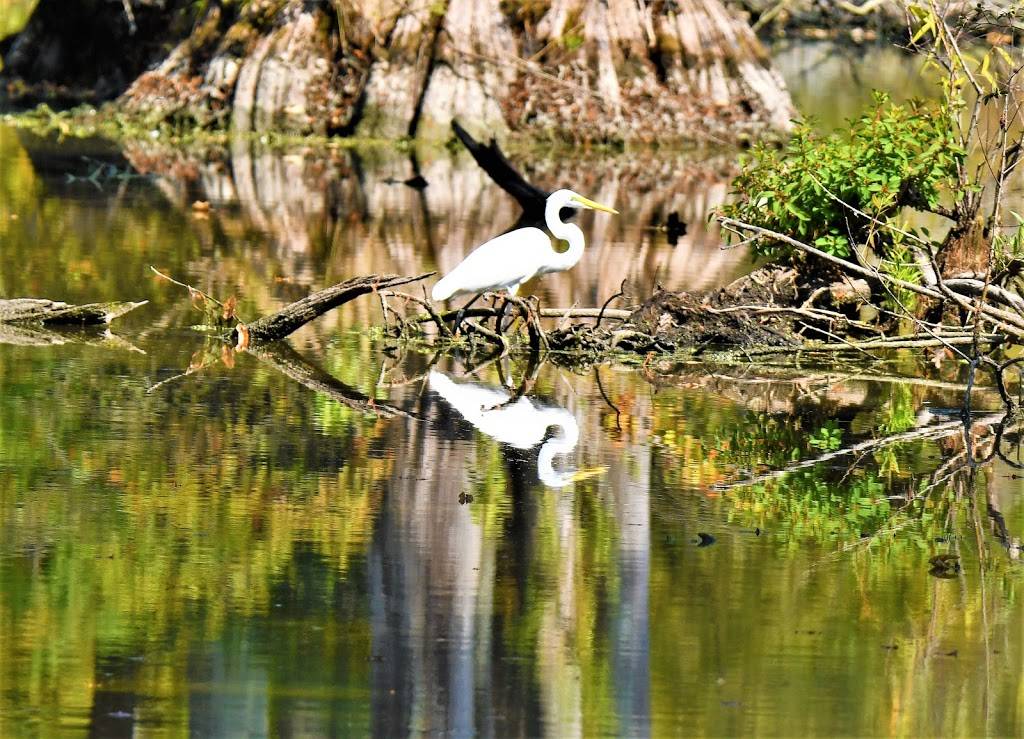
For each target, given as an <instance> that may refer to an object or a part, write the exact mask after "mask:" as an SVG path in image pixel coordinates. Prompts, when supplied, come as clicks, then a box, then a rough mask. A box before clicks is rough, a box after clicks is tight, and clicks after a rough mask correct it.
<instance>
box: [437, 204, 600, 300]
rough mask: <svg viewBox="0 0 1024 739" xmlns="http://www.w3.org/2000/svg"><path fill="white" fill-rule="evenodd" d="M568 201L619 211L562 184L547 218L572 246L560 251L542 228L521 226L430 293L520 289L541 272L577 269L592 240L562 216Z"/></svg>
mask: <svg viewBox="0 0 1024 739" xmlns="http://www.w3.org/2000/svg"><path fill="white" fill-rule="evenodd" d="M566 207H570V208H573V207H574V208H593V209H596V210H603V211H606V212H609V213H615V212H617V211H615V210H613V209H611V208H609V207H608V206H605V205H601V204H600V203H595V202H594V201H592V200H588V199H587V198H585V197H583V196H582V195H579V194H577V193H575V192H573V191H572V190H558V191H556V192H554V193H552V194H551V195H549V196H548V200H547V203H546V204H545V206H544V222H545V224H546V225H547V227H548V229H549V230H550V231H551V233H552V234H553V235H554V236H555V238H557V239H561V240H563V241H567V242H568V243H569V248H568V249H567V250H566V251H564V252H558V251H555V250H554V248H553V247H552V244H551V239H550V238H549V237H548V235H547V234H545V233H544V232H543V231H541V230H540V229H539V228H534V227H532V226H530V227H528V228H517V229H516V230H515V231H509V232H508V233H507V234H502V235H501V236H498V237H496V238H493V239H491V240H490V241H488V242H486V243H484V244H481V245H480V246H478V247H477V248H476V249H474V250H473V251H472V252H470V254H469V256H467V257H466V258H465V259H463V260H462V261H461V262H460V263H459V264H458V265H457V266H456V267H455V269H453V270H452V271H451V272H449V273H448V274H446V275H445V276H444V277H443V278H441V279H440V280H438V282H437V283H436V284H435V285H434V287H433V289H432V290H431V292H430V297H431V298H433V299H434V300H447V299H448V298H451V297H453V296H455V295H464V294H472V295H476V294H479V293H482V292H487V291H490V290H507V291H508V293H509V294H510V295H515V294H516V293H517V292H518V291H519V287H520V286H521V285H522V284H523V283H524V282H526V281H527V280H530V279H532V278H533V277H536V276H537V275H542V274H546V273H548V272H562V271H564V270H567V269H572V268H573V267H574V266H575V265H576V263H577V262H579V261H580V258H581V257H582V256H583V249H584V248H585V246H586V242H585V239H584V237H583V231H581V230H580V228H579V227H578V226H576V225H575V224H572V223H564V222H563V221H562V220H561V219H560V218H559V215H558V214H559V211H561V209H562V208H566Z"/></svg>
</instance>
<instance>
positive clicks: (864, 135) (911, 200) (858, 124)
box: [724, 93, 964, 257]
mask: <svg viewBox="0 0 1024 739" xmlns="http://www.w3.org/2000/svg"><path fill="white" fill-rule="evenodd" d="M963 156H964V153H963V151H962V150H961V149H960V148H959V147H958V146H957V145H956V143H955V139H954V136H953V131H952V129H951V127H950V121H949V118H948V116H947V115H946V114H945V113H944V112H943V111H942V109H941V108H940V107H939V105H938V104H936V103H934V102H921V101H911V102H909V103H906V104H904V105H896V104H893V103H891V102H890V101H889V99H888V97H887V96H886V95H884V94H882V93H875V107H874V109H872V110H869V111H868V112H866V113H865V114H864V115H863V116H861V117H860V118H858V119H856V120H853V121H850V127H849V128H848V129H846V130H843V131H836V132H835V133H832V134H829V135H822V134H820V133H818V132H816V131H815V130H814V129H813V128H812V127H811V125H810V124H808V123H801V124H799V125H798V126H797V128H796V131H795V132H794V134H793V137H792V138H791V139H790V141H789V143H788V144H787V145H786V146H785V147H783V148H781V149H778V148H773V147H772V146H771V145H770V144H758V145H756V146H755V147H754V148H753V150H752V152H751V155H750V156H749V157H747V158H746V160H745V161H744V163H743V168H742V171H741V172H740V174H739V176H738V177H737V178H736V179H735V181H734V182H733V188H734V190H735V192H736V194H737V196H738V198H737V200H736V202H734V203H732V204H730V205H727V206H726V207H725V208H724V214H725V215H726V216H729V217H731V218H735V219H737V220H740V221H745V222H747V223H751V224H753V225H756V226H761V227H762V228H768V229H771V230H773V231H777V232H780V233H783V234H786V235H788V236H792V237H793V238H797V239H800V240H801V241H804V242H805V243H809V244H813V245H814V246H816V247H817V248H819V249H821V250H822V251H826V252H828V253H829V254H834V255H836V256H841V257H847V256H849V255H850V252H851V246H852V245H854V244H864V243H868V242H871V246H873V247H874V248H876V249H877V250H880V251H882V252H884V251H885V246H886V244H887V243H888V242H889V241H890V240H891V239H890V236H889V234H886V233H882V234H879V233H878V225H877V223H873V222H872V219H874V220H876V221H880V222H882V223H885V222H887V221H888V219H890V218H891V217H893V216H895V215H896V214H897V213H898V212H899V210H900V209H901V208H903V207H905V206H910V207H913V208H918V209H920V210H932V209H935V208H937V207H938V206H939V205H940V200H941V199H942V198H943V196H948V195H949V194H950V193H952V192H953V191H954V184H955V182H956V171H957V166H958V164H959V163H960V161H961V160H962V158H963ZM829 192H831V193H832V195H834V196H835V197H837V198H839V199H840V200H842V201H843V202H845V203H847V204H849V205H851V206H853V207H854V208H856V209H858V210H860V211H863V212H864V213H865V214H866V215H867V216H869V217H863V216H858V215H857V214H855V213H854V212H853V211H851V210H850V209H849V208H847V207H844V206H843V205H842V203H840V202H837V201H836V200H835V199H834V198H833V197H830V196H829ZM755 249H756V252H757V253H758V255H760V256H767V257H778V256H783V255H785V254H787V253H788V251H789V250H788V248H787V247H785V245H784V244H780V243H777V242H776V243H769V242H767V241H765V240H761V241H760V242H758V246H757V247H755Z"/></svg>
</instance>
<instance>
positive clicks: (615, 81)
mask: <svg viewBox="0 0 1024 739" xmlns="http://www.w3.org/2000/svg"><path fill="white" fill-rule="evenodd" d="M126 1H127V2H128V3H129V7H130V8H132V9H133V13H134V17H135V18H136V19H137V23H138V26H137V31H136V32H135V33H134V34H132V33H129V32H128V31H125V30H123V26H124V24H125V23H126V22H127V21H126V20H125V12H124V3H123V2H121V0H118V1H117V2H113V0H86V1H85V2H83V3H79V4H77V5H82V6H87V7H88V8H89V11H90V12H91V14H92V19H91V21H90V22H92V23H105V24H106V25H107V26H109V27H110V28H112V29H122V30H121V31H118V32H117V33H114V32H109V33H107V34H106V36H107V41H108V46H109V48H108V49H106V50H105V53H104V54H101V55H100V57H99V58H100V59H101V60H104V61H102V63H96V64H92V63H90V62H89V60H88V59H87V58H79V56H77V55H73V54H71V53H70V52H69V51H67V50H70V49H73V48H74V44H75V43H77V42H78V41H79V40H80V35H79V34H80V31H78V30H77V29H76V28H74V26H73V25H69V24H68V23H67V22H66V20H63V19H62V18H61V17H59V16H60V12H61V11H63V10H64V8H65V6H66V3H64V2H63V1H62V0H40V4H39V6H38V8H37V9H36V12H35V13H34V15H33V17H32V19H31V20H30V22H29V24H28V27H27V28H26V29H25V31H24V32H23V33H22V34H20V35H19V36H17V37H15V39H14V40H13V42H11V44H10V51H9V53H8V54H5V55H4V58H5V60H6V61H5V63H6V67H5V71H4V72H3V76H4V77H5V78H6V79H7V80H8V81H10V80H12V78H17V79H18V80H21V81H23V82H24V81H31V82H39V81H40V80H41V79H42V80H45V81H46V82H47V83H52V84H55V85H57V86H60V85H65V86H67V85H68V84H71V83H73V84H74V85H76V86H77V89H79V90H80V91H84V90H88V89H89V88H90V81H93V82H95V81H96V79H101V80H102V81H103V84H102V85H101V84H99V83H97V84H95V85H94V87H95V97H97V98H104V97H109V96H111V95H112V94H116V93H119V92H122V91H123V94H122V95H121V98H120V100H121V103H122V104H123V105H124V106H125V108H127V109H129V110H131V111H134V112H135V113H137V114H143V115H145V116H146V117H147V119H148V120H151V121H152V122H159V121H168V122H172V123H178V124H181V123H185V124H197V125H199V126H202V127H207V128H221V129H226V128H233V129H235V130H237V131H242V132H245V131H270V130H273V131H283V132H289V133H298V134H306V133H316V134H349V133H353V132H356V133H358V134H359V135H362V136H368V137H375V138H388V139H395V138H400V137H405V136H417V137H423V138H435V139H436V138H447V137H448V136H449V135H450V122H451V121H452V120H453V119H456V118H457V119H458V120H459V121H460V122H462V123H463V124H464V125H466V126H467V128H469V130H471V131H472V132H473V133H474V134H475V135H478V136H479V135H481V134H482V133H485V132H486V133H491V134H493V133H501V132H503V131H505V130H512V131H521V132H525V133H530V134H532V135H542V136H545V137H555V138H561V139H570V140H574V141H575V140H588V141H592V140H597V141H625V140H640V141H658V142H664V141H667V140H674V139H676V140H678V139H686V140H693V139H711V140H734V139H736V138H737V137H738V136H744V135H748V134H751V133H756V132H758V131H760V130H764V129H775V130H786V129H787V128H788V127H789V121H790V119H791V118H792V117H793V116H794V115H795V113H794V110H793V107H792V103H791V102H790V98H789V94H788V92H787V91H786V88H785V85H784V84H783V82H782V79H781V78H780V76H779V75H778V74H777V73H776V72H775V71H774V70H773V69H772V67H771V64H770V61H769V59H768V57H767V54H766V53H765V51H764V49H763V48H762V47H761V45H760V43H759V42H758V41H757V39H756V37H755V36H754V34H753V32H752V31H751V30H750V28H749V27H748V26H747V25H746V24H745V22H743V21H742V20H739V19H737V18H735V17H733V16H732V15H730V14H729V13H728V11H727V10H726V9H725V7H724V5H723V4H722V0H529V1H527V0H448V1H447V2H429V1H428V0H414V1H413V2H407V1H406V0H380V1H376V0H249V1H248V2H245V3H238V2H229V0H208V1H207V2H206V3H205V5H203V6H202V7H203V10H202V12H201V14H199V15H195V14H196V12H197V11H195V10H194V9H193V8H194V7H195V5H194V4H193V3H190V2H186V0H160V2H157V0H126ZM58 6H59V7H58ZM161 18H163V19H165V21H166V22H165V23H164V24H163V25H160V24H159V23H158V21H159V20H160V19H161ZM171 21H173V22H171ZM187 23H190V24H191V26H190V29H191V30H190V32H189V33H187V34H183V32H182V30H181V28H182V26H183V24H186V25H187ZM162 48H168V49H170V51H169V52H165V54H164V55H163V57H162V58H160V56H159V53H158V51H157V50H159V49H162ZM53 49H57V50H58V51H59V52H60V53H55V52H53V53H52V52H50V51H48V50H53ZM121 52H124V58H123V59H122V58H120V56H119V55H120V54H121ZM0 53H2V50H0ZM40 60H44V61H46V62H47V63H45V64H43V63H41V61H40ZM154 62H156V63H155V64H154ZM147 66H148V69H149V71H145V70H146V68H147ZM110 69H114V70H115V72H111V71H110ZM13 87H17V85H14V86H13ZM125 88H127V89H125ZM83 94H84V92H83Z"/></svg>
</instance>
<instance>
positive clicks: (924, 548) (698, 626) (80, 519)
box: [0, 127, 1024, 736]
mask: <svg viewBox="0 0 1024 739" xmlns="http://www.w3.org/2000/svg"><path fill="white" fill-rule="evenodd" d="M83 157H85V158H83ZM100 163H106V164H109V165H113V166H112V167H107V168H104V169H102V170H101V169H100ZM523 163H524V166H526V168H527V170H528V176H530V177H531V178H533V179H534V180H536V181H537V182H538V183H540V184H542V185H546V186H553V185H556V184H559V183H560V182H573V183H575V184H576V186H577V188H578V189H579V190H580V191H581V192H583V193H585V194H587V195H588V196H592V197H594V198H595V199H597V200H599V201H602V202H608V203H613V204H615V205H616V206H617V207H618V208H619V209H620V210H621V211H623V216H622V217H620V218H618V219H609V218H607V217H604V216H598V217H586V218H584V220H583V226H584V229H585V231H586V232H587V234H588V237H589V239H590V242H589V243H590V245H589V247H588V251H587V253H586V255H585V257H584V259H583V261H582V262H581V264H580V265H579V266H578V267H577V268H576V269H575V270H574V271H573V272H572V273H570V274H565V275H551V276H548V277H546V278H545V279H544V280H543V281H542V282H540V283H538V284H535V285H532V286H530V287H532V290H533V292H534V293H536V294H538V295H540V296H541V298H542V300H543V301H544V302H545V304H546V305H550V306H556V305H572V304H573V303H579V304H580V305H594V304H598V303H600V302H603V300H604V299H605V298H607V297H608V296H609V295H611V294H613V293H614V292H616V291H617V290H618V289H619V286H620V284H621V283H622V280H623V279H624V278H625V279H626V292H627V295H626V297H625V298H624V300H625V302H626V303H629V302H631V301H634V300H635V299H636V298H637V296H641V295H643V294H644V293H645V292H648V291H649V290H650V289H651V288H653V287H654V285H656V284H661V285H664V286H665V287H669V288H672V289H688V290H696V289H708V288H712V287H714V286H716V285H720V284H725V283H727V282H728V281H729V280H731V279H733V278H734V277H736V276H738V275H740V274H742V273H743V272H744V271H746V270H748V269H749V268H750V265H749V263H748V262H747V259H746V256H745V255H744V254H742V253H740V252H737V251H720V250H718V248H717V244H718V235H717V234H716V233H715V232H714V230H713V228H711V227H710V226H709V225H707V214H708V212H709V210H710V209H711V208H713V207H714V206H715V205H717V204H718V203H720V202H721V201H722V199H723V198H724V197H726V194H727V189H728V187H727V183H728V177H729V170H730V168H731V166H732V165H733V162H732V161H731V160H730V159H729V158H725V159H722V158H720V157H703V158H690V159H677V158H674V157H664V156H662V157H660V158H657V159H655V158H650V159H646V160H645V159H636V160H633V161H627V162H623V161H621V159H620V160H614V159H610V160H607V161H605V160H603V159H602V158H601V157H595V156H592V155H588V157H587V159H586V160H585V161H576V162H567V161H565V160H564V159H563V160H559V159H544V158H538V159H537V160H534V161H524V162H523ZM415 173H420V174H422V176H424V177H425V178H426V179H427V181H428V182H429V183H430V184H429V186H428V187H427V188H426V189H423V190H414V189H411V188H408V187H406V186H404V185H402V184H399V183H400V182H401V180H404V179H406V178H408V177H409V176H411V175H412V174H415ZM93 174H96V176H94V177H92V178H91V179H90V178H89V177H90V175H93ZM196 200H204V201H208V202H210V203H211V205H212V209H211V211H210V212H209V213H206V212H204V211H198V212H197V211H194V210H193V209H192V207H191V204H192V203H193V202H194V201H196ZM673 210H678V211H680V212H681V215H682V216H683V218H684V220H686V221H687V222H689V223H690V224H691V225H690V229H689V232H688V233H687V235H686V236H684V237H683V238H682V239H681V240H680V241H679V243H678V244H676V245H675V246H672V245H670V244H668V243H667V240H666V235H665V234H664V233H663V232H661V231H659V230H657V229H656V228H654V227H655V226H656V225H657V224H660V223H662V222H663V221H664V219H665V217H666V215H667V214H668V213H669V212H671V211H673ZM516 215H517V214H516V211H515V209H514V207H513V204H512V203H511V202H510V200H509V199H508V198H507V197H506V196H505V195H504V194H503V193H501V192H500V191H499V190H498V189H497V188H496V187H495V186H493V185H492V184H490V183H489V182H488V181H487V180H486V178H485V176H483V175H482V174H481V173H480V172H479V171H478V170H477V169H476V168H475V167H474V166H473V165H472V163H471V161H470V160H468V158H466V157H465V156H464V155H458V156H454V155H451V154H449V153H448V152H445V151H443V150H442V151H420V152H416V153H415V154H414V155H410V154H400V153H396V152H393V151H389V150H368V151H359V152H352V151H347V150H330V151H323V150H319V151H313V150H306V149H301V148H299V149H292V150H288V151H286V152H280V151H271V150H267V149H265V148H262V147H260V146H258V145H252V144H238V145H236V146H234V147H230V148H228V149H226V150H224V151H220V152H215V153H214V155H212V156H204V157H193V156H189V155H186V154H183V153H181V152H176V151H174V150H171V149H166V148H164V147H161V146H160V144H159V142H150V143H148V144H146V145H142V144H136V145H134V146H131V147H128V148H127V149H125V150H123V151H122V150H118V149H116V148H114V147H112V146H111V145H109V144H105V143H103V142H85V143H84V144H82V143H76V144H74V145H72V144H70V143H68V142H65V143H57V142H55V141H52V140H44V139H40V138H36V137H33V136H31V135H29V134H26V133H24V132H18V131H14V130H12V129H9V128H2V127H0V296H2V297H15V296H25V295H31V296H46V297H52V298H60V299H66V300H70V301H78V302H82V301H90V300H112V299H130V300H148V301H150V302H149V303H148V305H146V306H145V307H143V308H141V309H139V310H137V311H136V312H134V313H132V314H130V315H128V316H126V317H124V318H122V319H119V320H118V321H117V322H115V324H114V325H113V326H112V327H111V331H110V332H109V333H103V332H94V333H85V334H83V333H71V334H67V333H65V334H48V333H42V332H38V331H19V332H15V331H12V330H4V331H3V332H0V735H3V736H17V735H50V734H54V733H66V734H69V735H76V734H86V733H92V734H94V735H100V736H119V735H128V734H133V733H138V734H144V735H150V734H152V735H184V734H198V735H217V736H234V735H252V736H260V735H295V736H318V735H329V734H333V735H361V734H368V733H377V734H382V735H402V734H435V733H450V734H455V735H467V734H482V735H510V734H515V735H520V734H524V735H554V736H574V735H586V736H592V735H657V736H660V735H673V734H687V735H689V734H711V735H734V734H737V733H741V732H744V733H754V732H756V733H759V734H776V735H777V734H784V735H794V734H812V733H813V734H824V735H836V734H845V735H853V734H858V735H863V734H883V733H884V734H890V733H899V734H912V735H922V734H927V735H933V734H943V735H982V734H992V735H1014V734H1017V735H1019V734H1020V733H1021V732H1022V731H1024V680H1021V676H1020V671H1021V665H1022V663H1024V648H1022V643H1024V639H1022V635H1024V616H1022V608H1021V600H1022V588H1024V572H1022V569H1024V567H1022V562H1021V558H1020V544H1021V536H1022V532H1024V496H1022V484H1021V473H1020V471H1019V469H1018V468H1017V467H1016V465H1017V464H1019V462H1020V459H1021V458H1020V456H1019V447H1018V443H1019V440H1020V432H1019V430H1018V429H1017V428H1016V427H1013V426H1009V427H1007V428H1005V429H1001V427H1000V426H999V413H998V408H999V404H998V402H997V398H996V397H995V396H994V395H993V394H992V393H990V392H988V391H985V390H981V391H978V392H976V393H975V399H974V405H975V415H974V417H973V418H972V419H971V422H970V423H969V424H967V427H966V429H967V430H966V431H965V426H964V424H963V423H962V422H961V421H960V418H959V416H958V415H957V414H956V413H952V412H950V409H956V408H958V407H959V403H960V399H961V390H960V385H959V383H961V382H962V380H963V378H962V377H960V376H958V373H957V370H956V368H955V367H952V366H950V365H949V363H946V364H944V365H942V366H940V367H939V368H934V367H932V366H931V365H930V364H928V363H926V362H922V361H921V358H920V357H913V356H904V357H901V358H899V359H898V360H894V361H893V362H888V363H883V364H880V365H875V366H867V367H863V366H860V367H853V366H831V367H817V366H810V367H802V368H793V367H761V368H758V369H757V370H756V371H755V370H754V369H746V370H737V369H732V370H724V369H718V368H714V367H711V366H703V365H696V364H694V365H667V364H661V363H652V364H650V365H647V366H645V367H643V368H627V367H621V366H610V365H603V366H600V367H597V368H591V369H589V370H585V371H569V370H566V369H562V368H559V367H556V366H554V365H553V364H551V363H545V364H543V365H541V366H539V367H527V366H525V363H523V362H520V361H515V362H508V361H505V362H500V363H491V364H489V365H485V366H483V367H473V366H472V365H469V364H468V363H467V360H465V359H463V358H457V357H456V358H441V359H439V360H438V361H436V362H434V361H433V359H434V358H433V357H432V356H430V355H429V354H426V353H422V352H417V351H413V350H407V349H403V348H401V347H397V348H396V347H392V346H389V343H388V342H387V341H385V340H383V339H382V338H381V337H380V336H379V335H378V333H377V332H373V331H367V330H366V329H365V326H366V325H368V324H373V325H379V323H380V308H379V305H378V304H376V303H375V302H374V301H373V300H371V299H369V298H364V299H361V300H360V301H357V302H355V303H352V304H350V305H346V306H345V307H343V308H341V309H340V310H338V311H336V312H334V313H332V314H330V315H328V316H326V317H324V318H323V319H321V320H319V321H317V322H315V323H314V324H312V325H310V326H308V327H306V328H305V329H303V330H302V331H301V332H300V333H298V334H296V335H295V336H294V337H293V338H292V340H291V341H290V345H291V347H292V350H291V353H277V354H264V355H257V354H247V353H235V352H233V351H231V350H230V349H228V348H226V347H224V346H222V345H221V344H220V343H217V342H215V341H212V340H208V339H205V338H203V336H201V335H199V334H197V333H195V332H194V331H191V330H189V328H188V327H189V326H190V325H192V324H194V323H197V322H200V321H201V319H202V316H201V314H200V313H199V312H197V311H196V310H194V309H193V308H192V307H191V306H190V304H189V301H188V299H187V296H186V295H185V294H184V293H183V292H182V291H181V290H180V289H178V288H175V287H173V286H171V285H169V284H168V283H166V282H162V281H160V280H157V279H156V278H155V277H154V276H153V275H152V273H150V272H149V270H148V267H149V265H154V266H157V267H159V268H161V269H162V270H164V271H166V272H169V273H171V274H173V275H174V276H176V277H178V278H179V279H182V280H185V281H188V282H191V283H192V284H195V285H196V286H198V287H200V288H201V289H203V290H205V291H207V292H209V293H211V294H214V295H218V296H221V297H227V296H229V295H235V296H237V298H238V300H239V313H240V314H241V315H242V316H243V317H245V318H251V317H253V316H256V315H259V314H262V313H266V312H268V311H271V310H273V309H275V308H277V307H279V306H280V305H283V304H285V303H287V302H290V301H291V300H294V299H296V298H297V297H300V296H302V295H304V294H306V293H308V292H309V291H310V290H311V289H315V288H318V287H322V286H324V285H327V284H330V283H332V282H335V281H338V280H341V279H344V278H346V277H349V276H352V275H357V274H370V273H384V272H395V273H402V274H413V273H416V272H418V271H421V270H425V269H446V268H448V267H450V266H452V265H453V264H455V263H456V262H457V261H458V259H459V258H461V256H462V255H463V254H464V253H465V252H466V251H467V250H468V249H469V248H470V247H471V246H472V245H474V244H476V243H479V242H480V241H482V240H484V239H485V238H487V237H488V236H490V235H493V234H494V233H496V232H498V231H500V230H502V229H503V228H505V227H507V226H508V225H510V224H511V223H512V222H513V221H514V220H515V217H516ZM588 215H592V214H588ZM284 361H288V362H290V363H292V364H295V363H306V364H308V365H310V366H312V367H314V368H316V369H315V370H313V371H314V372H321V373H328V374H329V375H330V378H328V379H325V375H323V374H320V375H318V377H319V378H320V379H321V380H322V382H321V384H320V385H319V386H318V387H317V388H316V389H314V388H310V387H305V386H303V385H300V384H299V383H297V382H295V381H294V380H292V379H290V378H289V377H288V376H286V375H285V374H284V373H282V372H281V371H280V368H281V366H282V362H284ZM925 368H927V372H926V369H925ZM921 373H925V374H926V375H927V376H928V379H927V380H926V381H901V380H899V379H896V378H895V377H894V376H898V375H900V374H911V375H920V374H921ZM528 378H529V379H531V382H530V383H529V384H527V385H526V386H525V387H524V386H523V382H524V380H526V379H528ZM520 388H523V389H524V392H523V393H522V394H521V395H519V394H518V393H517V394H516V395H513V391H514V390H517V389H520ZM999 431H1001V432H1002V433H1001V434H999V433H997V432H999ZM858 444H859V446H854V445H858ZM848 447H853V450H852V451H851V452H850V453H847V454H835V452H838V451H841V450H842V449H844V448H848ZM997 451H998V452H999V454H996V453H995V452H997ZM819 457H821V458H822V460H821V461H820V462H818V463H813V460H814V459H817V458H819ZM804 461H807V463H806V464H803V465H801V464H800V463H801V462H804ZM787 466H791V467H793V468H794V469H793V470H792V471H791V472H790V473H789V474H787V475H782V476H778V475H773V474H772V471H773V470H780V469H783V468H786V467H787ZM751 476H755V481H754V482H753V483H751V484H747V485H739V486H736V485H734V484H733V483H735V482H737V481H742V480H748V479H750V477H751ZM943 553H953V554H955V555H957V556H959V558H960V559H959V562H960V565H961V569H960V570H959V571H958V572H952V573H942V572H931V571H930V569H931V565H930V564H929V558H930V557H932V556H933V555H936V554H943ZM943 574H949V575H951V576H949V577H940V576H939V575H943Z"/></svg>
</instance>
